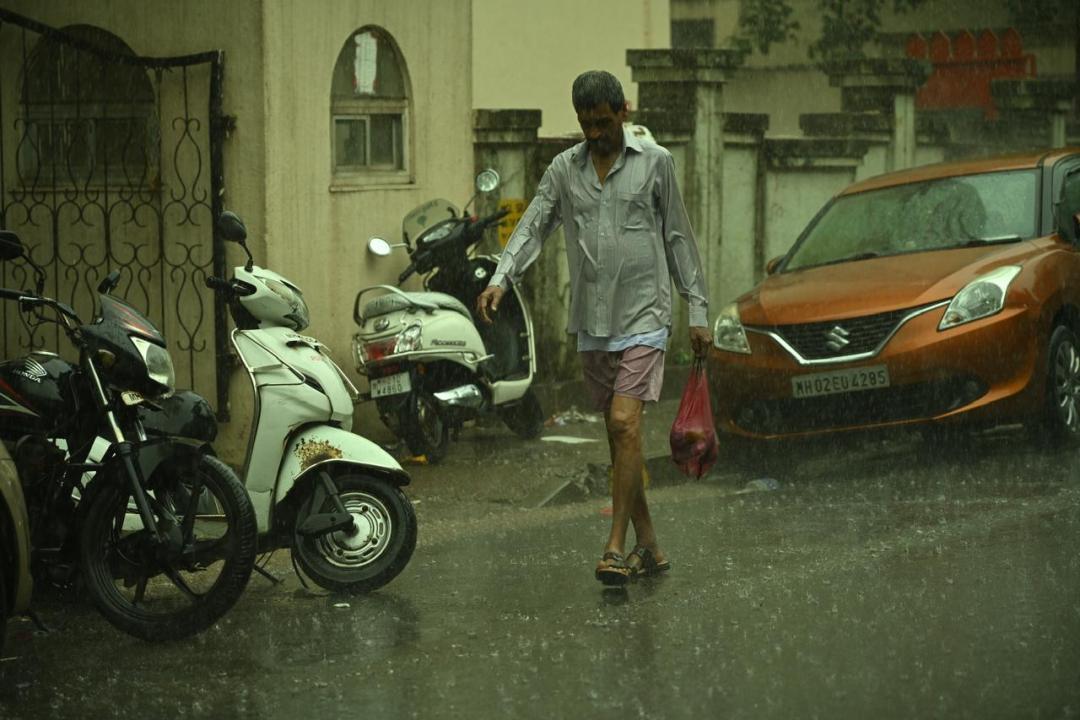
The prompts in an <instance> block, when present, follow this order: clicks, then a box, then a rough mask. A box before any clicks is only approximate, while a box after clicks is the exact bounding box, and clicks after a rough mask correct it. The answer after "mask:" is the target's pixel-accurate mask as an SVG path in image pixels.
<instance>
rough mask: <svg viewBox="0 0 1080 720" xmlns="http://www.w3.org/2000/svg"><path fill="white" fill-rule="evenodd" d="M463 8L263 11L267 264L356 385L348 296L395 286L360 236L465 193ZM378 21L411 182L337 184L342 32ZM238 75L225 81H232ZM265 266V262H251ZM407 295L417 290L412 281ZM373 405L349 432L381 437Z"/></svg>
mask: <svg viewBox="0 0 1080 720" xmlns="http://www.w3.org/2000/svg"><path fill="white" fill-rule="evenodd" d="M470 5H471V2H470V0H410V2H396V1H392V0H338V1H336V2H324V3H320V4H317V5H308V4H306V3H284V2H274V1H267V2H266V3H265V6H264V7H265V20H264V23H265V40H264V45H263V47H264V57H263V58H262V64H263V68H264V71H265V82H266V106H265V108H264V114H265V116H266V137H265V143H264V149H265V159H264V165H265V167H266V173H265V176H264V177H263V178H261V180H262V182H264V183H265V186H266V200H267V205H266V207H265V209H264V210H263V213H264V216H265V218H266V245H267V249H268V253H267V255H266V256H265V260H266V264H267V265H268V266H269V267H271V268H274V269H275V270H278V271H279V272H282V273H283V274H285V275H288V277H289V278H290V279H291V280H293V281H295V282H296V283H298V284H299V285H300V287H301V288H303V290H304V296H305V298H306V300H307V302H308V305H309V307H310V310H311V327H310V328H309V330H308V331H307V332H308V333H309V334H311V335H313V336H314V337H318V338H319V339H320V340H322V341H323V342H325V343H326V344H327V345H328V346H329V347H330V348H331V350H332V351H333V353H334V356H335V358H336V359H337V360H338V361H339V363H340V364H341V365H342V367H343V368H345V369H346V370H347V371H348V372H349V373H350V374H352V375H353V376H354V378H355V379H356V381H357V382H358V384H359V385H360V387H361V389H365V388H366V385H365V383H363V382H361V379H360V378H358V377H356V376H355V373H354V366H353V360H352V357H351V352H352V351H351V342H352V335H353V332H354V329H355V325H354V323H353V317H352V311H353V300H354V298H355V296H356V292H357V291H358V290H359V289H360V288H361V287H366V286H368V285H376V284H396V282H397V276H398V274H399V273H400V272H401V271H402V270H403V269H404V268H405V265H406V264H407V262H408V260H407V256H406V255H405V252H404V251H403V250H399V251H397V252H396V253H394V254H392V255H391V256H389V257H384V258H376V257H373V256H372V255H370V254H369V253H367V251H366V244H367V240H368V238H370V237H371V236H373V235H378V236H381V237H383V238H386V239H387V240H390V241H392V242H398V241H400V238H401V219H402V217H403V216H404V215H405V214H406V213H407V212H408V211H409V210H411V209H412V208H413V207H415V206H416V205H419V204H420V203H422V202H424V201H426V200H429V199H431V198H435V197H445V198H448V199H450V200H452V201H455V202H456V204H458V205H459V206H460V205H461V204H463V203H464V202H465V201H466V200H467V199H468V198H469V196H470V194H471V190H472V185H471V182H472V174H473V150H472V103H471V101H470V94H471V90H470V86H471V77H472V76H471V73H470V70H469V67H470V62H471V58H470V56H469V52H468V48H469V43H470V38H471V32H472V26H471V18H470ZM365 25H376V26H378V27H380V28H382V29H383V30H385V31H386V32H387V33H389V34H390V35H391V36H392V37H393V38H394V40H395V41H396V42H397V44H398V47H399V48H400V50H401V53H402V56H403V57H404V59H405V63H406V65H407V69H408V74H409V77H410V80H411V87H412V108H411V126H412V133H413V136H412V145H411V152H412V168H413V170H414V172H415V182H413V183H410V184H400V185H385V186H366V187H358V186H352V187H350V186H346V185H342V184H339V183H335V180H334V177H333V174H332V172H331V162H332V155H331V152H332V147H331V134H330V133H331V120H330V82H331V74H332V72H333V69H334V64H335V62H336V61H337V57H338V54H339V53H340V52H341V49H342V47H343V46H344V44H345V43H346V41H348V40H349V38H350V36H351V33H352V32H353V31H355V30H357V29H359V28H360V27H362V26H365ZM237 81H239V79H234V82H237ZM260 259H262V258H260ZM408 286H409V287H418V286H419V280H418V279H415V278H414V279H413V280H412V281H411V282H410V284H409V285H408ZM370 405H371V404H367V405H361V406H360V407H359V408H358V412H357V418H356V421H357V428H358V429H360V430H362V432H364V433H365V434H368V435H370V434H372V433H381V432H383V428H382V424H381V423H380V422H379V421H378V418H377V416H376V415H375V414H374V409H373V408H372V407H370Z"/></svg>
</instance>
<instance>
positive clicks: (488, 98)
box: [472, 0, 671, 137]
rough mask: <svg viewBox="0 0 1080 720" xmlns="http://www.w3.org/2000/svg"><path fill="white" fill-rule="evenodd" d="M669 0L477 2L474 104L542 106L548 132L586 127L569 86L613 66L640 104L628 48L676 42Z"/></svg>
mask: <svg viewBox="0 0 1080 720" xmlns="http://www.w3.org/2000/svg"><path fill="white" fill-rule="evenodd" d="M669 5H670V0H587V1H585V2H583V1H582V0H544V2H533V1H532V0H473V2H472V6H473V38H474V42H473V48H472V61H473V69H472V77H473V106H474V107H477V108H539V109H540V110H541V111H542V112H543V118H542V120H543V125H542V126H541V128H540V135H541V136H547V137H551V136H556V135H567V134H572V133H579V132H580V130H579V129H578V126H577V120H576V118H575V115H574V110H573V106H572V105H571V102H570V86H571V84H572V83H573V81H574V78H575V77H577V76H578V75H579V74H580V73H582V72H584V71H586V70H607V71H609V72H611V73H612V74H614V75H615V76H616V77H617V78H619V81H620V82H621V83H622V85H623V88H624V90H625V92H626V97H627V99H628V100H629V101H630V102H631V103H632V106H634V107H636V103H637V86H636V84H635V83H633V82H631V80H630V68H629V67H628V66H627V64H626V51H627V50H628V49H648V48H665V47H670V37H671V35H670V27H671V26H670V21H669V18H670V15H669Z"/></svg>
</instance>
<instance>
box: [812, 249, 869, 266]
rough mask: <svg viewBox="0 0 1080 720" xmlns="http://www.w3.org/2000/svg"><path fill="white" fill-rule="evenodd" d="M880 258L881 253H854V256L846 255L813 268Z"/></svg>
mask: <svg viewBox="0 0 1080 720" xmlns="http://www.w3.org/2000/svg"><path fill="white" fill-rule="evenodd" d="M876 257H881V253H879V252H874V251H873V250H868V251H867V252H861V253H855V254H854V255H846V256H844V257H842V258H837V259H836V260H829V261H828V262H823V263H818V264H817V265H815V266H814V267H821V266H822V265H837V264H839V263H845V262H851V261H853V260H869V259H870V258H876Z"/></svg>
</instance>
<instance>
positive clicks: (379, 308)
mask: <svg viewBox="0 0 1080 720" xmlns="http://www.w3.org/2000/svg"><path fill="white" fill-rule="evenodd" d="M413 301H415V302H418V303H422V304H424V305H435V306H436V307H439V308H442V309H443V310H453V311H454V312H457V313H461V314H462V315H464V316H465V317H467V318H468V319H469V321H470V322H472V315H471V314H470V313H469V309H468V308H467V307H465V305H464V304H463V303H462V302H461V301H460V300H458V299H457V298H456V297H454V296H452V295H447V294H446V293H438V292H403V293H400V294H399V293H387V294H386V295H380V296H379V297H377V298H375V299H373V300H369V301H368V302H367V303H366V304H365V305H364V313H363V315H364V317H365V318H373V317H378V316H379V315H386V314H387V313H392V312H397V311H398V310H407V309H409V308H410V307H414V305H413Z"/></svg>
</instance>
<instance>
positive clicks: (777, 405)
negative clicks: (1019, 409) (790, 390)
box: [735, 377, 987, 435]
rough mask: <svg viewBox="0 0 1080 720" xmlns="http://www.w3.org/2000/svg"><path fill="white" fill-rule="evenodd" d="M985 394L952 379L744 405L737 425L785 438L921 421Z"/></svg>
mask: <svg viewBox="0 0 1080 720" xmlns="http://www.w3.org/2000/svg"><path fill="white" fill-rule="evenodd" d="M986 391H987V387H986V385H985V383H983V382H981V381H979V380H978V379H976V378H974V377H952V378H947V379H944V380H937V381H933V382H925V383H912V384H909V385H897V386H894V387H889V388H882V389H881V390H866V391H861V392H851V393H838V394H836V395H824V396H821V397H814V398H800V399H795V398H784V399H781V400H770V401H758V402H753V403H748V404H746V405H744V406H743V407H741V408H738V409H737V410H736V412H735V422H736V424H737V425H738V426H739V427H741V428H742V429H744V430H746V431H747V432H752V433H757V434H762V435H785V434H791V433H802V432H812V431H815V430H831V429H840V428H851V427H859V426H863V425H874V424H878V423H886V422H898V421H902V420H919V419H924V418H931V417H936V416H938V415H941V414H942V413H946V412H949V411H950V410H955V409H957V408H959V407H963V406H964V405H967V404H969V403H971V402H974V401H975V400H977V399H978V398H980V397H982V396H983V395H985V394H986Z"/></svg>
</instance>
